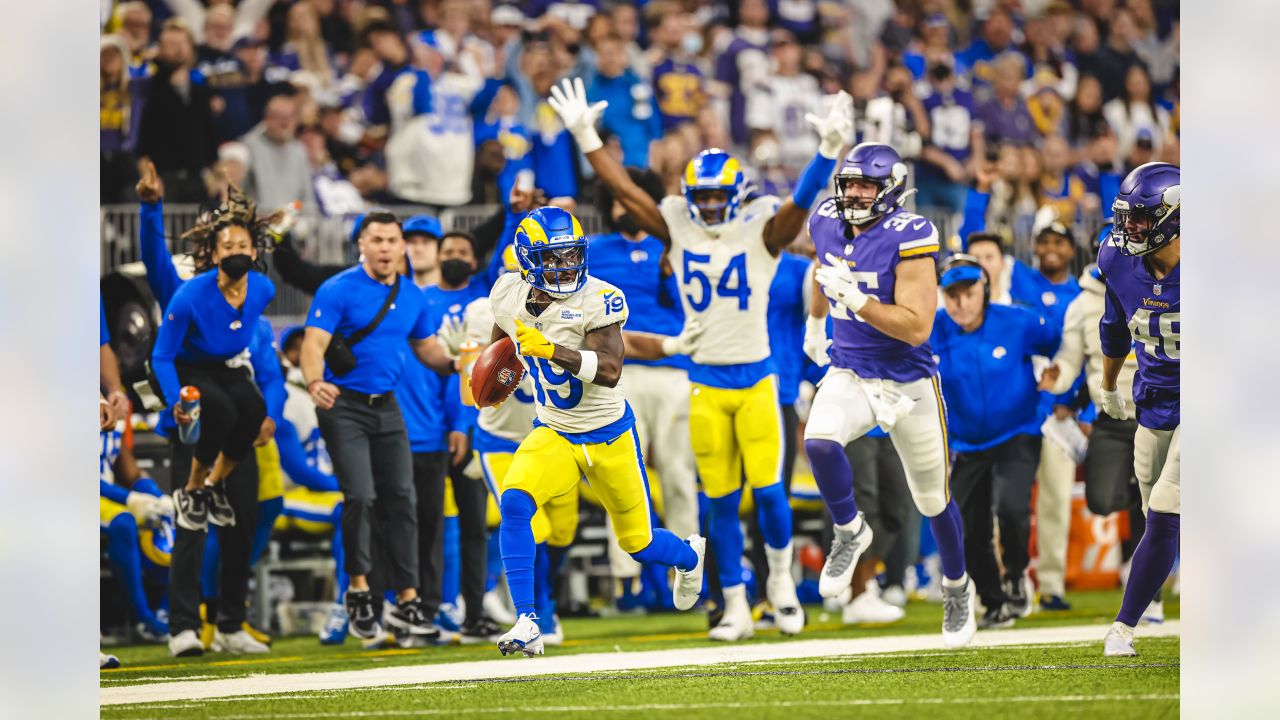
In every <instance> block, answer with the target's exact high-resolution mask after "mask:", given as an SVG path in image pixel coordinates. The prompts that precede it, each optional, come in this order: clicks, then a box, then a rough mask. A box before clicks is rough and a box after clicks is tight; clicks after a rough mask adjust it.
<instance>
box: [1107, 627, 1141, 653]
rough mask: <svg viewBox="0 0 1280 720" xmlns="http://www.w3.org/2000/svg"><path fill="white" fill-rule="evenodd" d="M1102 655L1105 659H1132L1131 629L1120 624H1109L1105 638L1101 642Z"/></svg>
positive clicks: (1134, 651)
mask: <svg viewBox="0 0 1280 720" xmlns="http://www.w3.org/2000/svg"><path fill="white" fill-rule="evenodd" d="M1102 654H1103V655H1105V656H1106V657H1133V656H1134V655H1137V654H1138V652H1137V651H1136V650H1134V649H1133V628H1131V627H1129V626H1128V625H1125V624H1124V623H1122V622H1114V623H1111V629H1110V630H1108V631H1107V637H1106V639H1105V640H1103V641H1102Z"/></svg>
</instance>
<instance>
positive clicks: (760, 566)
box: [704, 405, 800, 600]
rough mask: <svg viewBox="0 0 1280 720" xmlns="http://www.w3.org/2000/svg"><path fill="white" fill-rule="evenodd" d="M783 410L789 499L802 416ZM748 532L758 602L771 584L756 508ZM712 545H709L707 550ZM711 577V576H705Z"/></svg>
mask: <svg viewBox="0 0 1280 720" xmlns="http://www.w3.org/2000/svg"><path fill="white" fill-rule="evenodd" d="M781 410H782V483H783V486H784V487H786V488H787V497H791V474H792V472H793V471H794V470H795V466H796V428H798V427H800V416H799V415H797V414H796V406H795V405H783V406H782V407H781ZM747 525H748V530H747V531H748V532H749V533H750V535H751V552H749V553H748V554H747V558H748V559H749V560H750V561H751V567H753V568H755V570H756V587H757V588H759V593H758V594H759V595H760V597H759V598H757V600H764V588H765V586H766V585H768V584H769V562H768V559H767V558H766V557H765V554H764V533H762V532H761V531H760V512H759V508H758V507H757V508H756V512H754V513H751V517H750V518H748V520H747ZM710 547H711V545H710V544H709V543H708V545H707V548H708V549H709V548H710ZM704 577H710V576H704ZM719 584H720V581H719V579H718V578H717V579H716V589H717V591H718V590H719Z"/></svg>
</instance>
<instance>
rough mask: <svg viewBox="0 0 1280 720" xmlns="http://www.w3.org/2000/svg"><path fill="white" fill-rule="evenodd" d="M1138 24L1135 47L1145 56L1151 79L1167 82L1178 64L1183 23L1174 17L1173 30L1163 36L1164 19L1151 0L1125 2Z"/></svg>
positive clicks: (1143, 57)
mask: <svg viewBox="0 0 1280 720" xmlns="http://www.w3.org/2000/svg"><path fill="white" fill-rule="evenodd" d="M1125 9H1127V10H1128V11H1129V12H1130V13H1131V15H1132V17H1133V24H1134V28H1135V30H1134V34H1133V49H1134V52H1136V53H1137V54H1138V57H1140V58H1142V62H1143V64H1144V65H1146V67H1147V70H1148V71H1150V73H1151V81H1152V82H1153V83H1154V84H1156V85H1159V86H1164V85H1166V84H1168V83H1169V82H1170V81H1171V80H1173V78H1174V75H1175V74H1176V73H1177V68H1178V46H1179V38H1180V36H1181V30H1180V24H1179V22H1178V21H1177V20H1174V21H1173V23H1172V27H1170V28H1169V32H1168V33H1166V34H1165V36H1164V37H1161V33H1160V22H1159V19H1158V18H1157V17H1156V13H1155V8H1154V5H1153V3H1152V2H1151V0H1128V1H1127V2H1126V3H1125Z"/></svg>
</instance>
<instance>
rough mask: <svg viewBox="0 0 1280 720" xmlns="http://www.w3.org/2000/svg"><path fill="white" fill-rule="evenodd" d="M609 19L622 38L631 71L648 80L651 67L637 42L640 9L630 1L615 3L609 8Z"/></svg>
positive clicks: (651, 71) (638, 37)
mask: <svg viewBox="0 0 1280 720" xmlns="http://www.w3.org/2000/svg"><path fill="white" fill-rule="evenodd" d="M609 19H610V20H612V21H613V29H614V32H616V33H617V34H618V36H619V37H621V38H622V42H623V44H624V45H625V47H626V52H627V64H628V65H630V66H631V71H632V72H634V73H635V74H636V75H637V76H638V77H640V78H641V79H643V80H646V81H648V80H650V79H651V78H652V73H653V68H652V66H650V65H649V63H648V62H647V61H646V59H645V52H644V50H643V49H642V48H641V47H640V42H639V40H640V11H639V10H638V9H636V6H635V5H632V4H631V3H617V4H615V5H614V6H613V8H612V9H610V10H609Z"/></svg>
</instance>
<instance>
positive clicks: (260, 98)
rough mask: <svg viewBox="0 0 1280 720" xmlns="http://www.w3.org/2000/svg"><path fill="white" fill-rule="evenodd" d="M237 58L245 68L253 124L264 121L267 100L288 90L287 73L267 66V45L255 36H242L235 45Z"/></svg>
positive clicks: (246, 91)
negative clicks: (286, 83)
mask: <svg viewBox="0 0 1280 720" xmlns="http://www.w3.org/2000/svg"><path fill="white" fill-rule="evenodd" d="M233 49H234V52H235V56H236V59H237V60H239V61H240V65H241V66H242V67H243V68H244V76H245V102H246V103H247V105H248V116H249V118H250V119H251V120H253V125H257V124H258V123H259V122H261V121H262V117H263V115H265V114H266V112H267V101H268V100H270V99H271V97H272V96H273V95H278V94H280V93H286V92H288V87H287V86H286V85H285V82H286V81H287V80H288V75H287V73H281V72H279V71H278V70H277V69H274V68H270V67H268V66H267V57H268V56H267V45H266V43H265V42H264V41H262V40H259V39H258V38H254V37H245V38H240V39H239V40H237V41H236V43H235V45H234V46H233Z"/></svg>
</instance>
